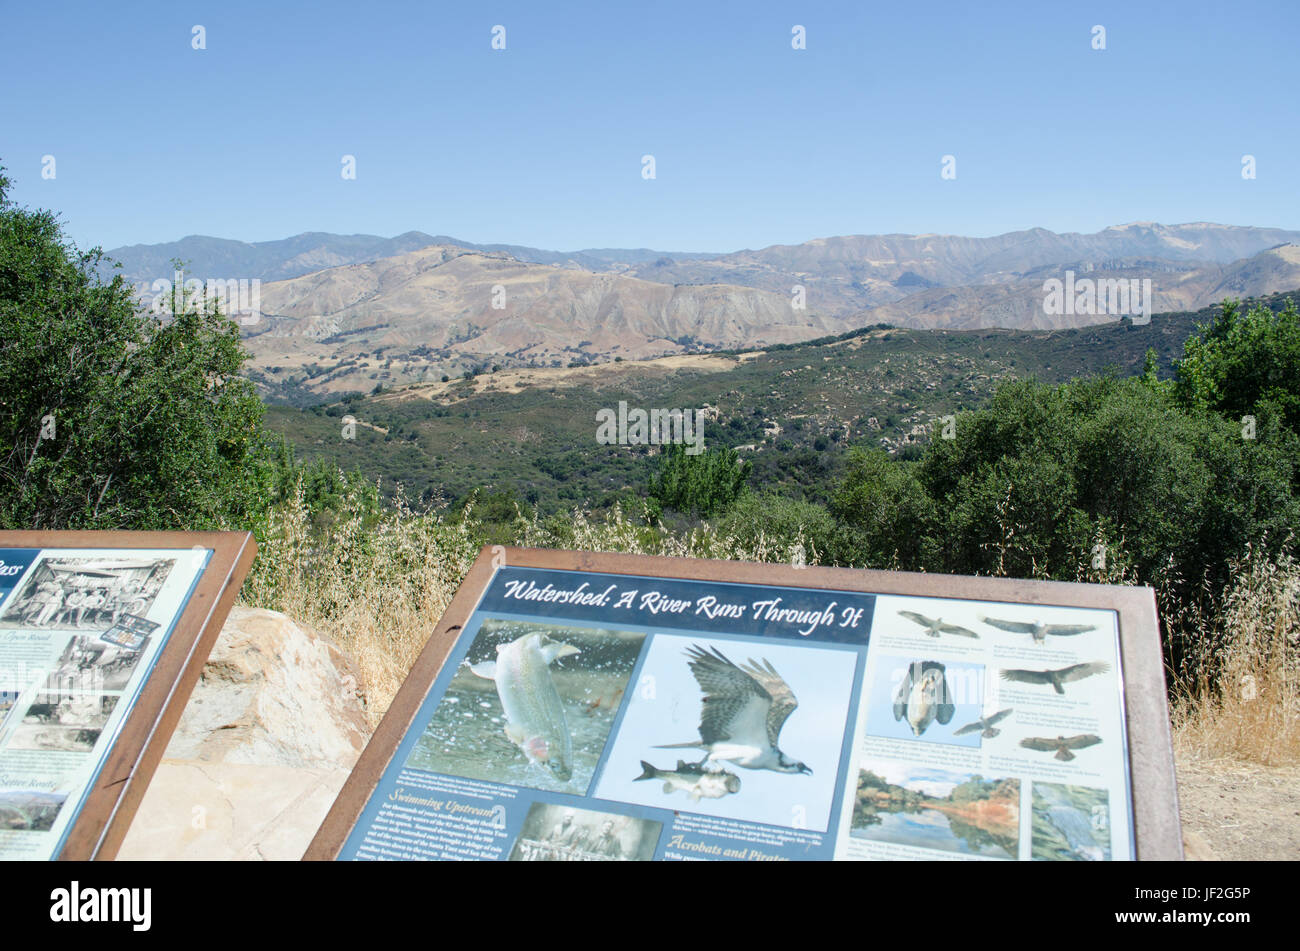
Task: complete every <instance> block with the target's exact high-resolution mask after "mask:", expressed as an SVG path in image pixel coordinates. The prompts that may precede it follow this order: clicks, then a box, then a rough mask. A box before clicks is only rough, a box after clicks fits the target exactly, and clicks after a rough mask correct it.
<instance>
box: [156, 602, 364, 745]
mask: <svg viewBox="0 0 1300 951" xmlns="http://www.w3.org/2000/svg"><path fill="white" fill-rule="evenodd" d="M369 738H370V726H369V724H368V722H367V720H366V714H365V710H364V708H363V706H362V698H361V696H360V694H359V693H358V690H357V673H356V668H355V667H354V666H353V663H352V660H351V659H350V658H349V657H347V655H345V654H344V653H343V652H342V651H340V650H339V649H338V648H337V647H335V646H334V645H333V644H331V643H329V642H328V641H326V640H323V639H322V638H321V637H319V636H318V635H317V634H316V633H315V632H313V631H311V630H310V629H306V628H303V627H301V626H300V625H298V624H296V623H295V622H294V621H292V620H291V619H289V618H288V617H286V616H285V615H283V614H279V613H277V612H275V611H265V610H261V609H259V608H246V607H235V608H234V609H233V610H231V612H230V617H229V618H228V619H227V620H226V624H225V627H223V628H222V629H221V635H220V637H218V638H217V643H216V646H215V647H213V649H212V653H211V654H210V655H209V656H208V662H207V663H206V664H205V665H204V667H203V675H202V677H201V679H200V680H199V683H198V685H197V686H196V687H195V688H194V693H193V694H192V695H191V697H190V702H189V704H188V705H187V706H186V707H185V713H184V714H183V715H182V716H181V722H180V724H179V725H178V726H177V728H176V732H175V734H173V736H172V740H171V742H170V743H169V744H168V746H167V757H168V758H169V759H193V760H201V761H203V762H208V763H210V762H222V763H247V764H250V765H257V766H345V767H347V768H349V769H350V768H351V767H352V765H353V764H354V763H355V762H356V761H357V757H358V756H360V755H361V750H362V749H364V748H365V745H366V741H367V740H368V739H369Z"/></svg>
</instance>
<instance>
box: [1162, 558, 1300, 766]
mask: <svg viewBox="0 0 1300 951" xmlns="http://www.w3.org/2000/svg"><path fill="white" fill-rule="evenodd" d="M1234 576H1235V577H1236V578H1237V583H1236V584H1235V585H1234V586H1233V587H1232V588H1231V589H1230V590H1229V591H1228V592H1227V593H1226V594H1225V596H1224V597H1223V599H1222V605H1221V608H1220V611H1219V612H1218V615H1217V617H1215V618H1213V619H1210V620H1209V621H1208V623H1207V624H1206V626H1205V629H1204V630H1203V632H1202V634H1203V636H1202V637H1201V638H1199V639H1198V643H1199V644H1200V645H1201V651H1202V656H1201V657H1200V658H1198V660H1199V663H1197V664H1196V669H1197V670H1198V672H1199V673H1198V676H1197V677H1196V679H1195V680H1193V681H1192V682H1190V683H1184V684H1175V686H1174V694H1175V700H1174V714H1173V719H1174V747H1175V752H1176V753H1177V755H1178V756H1179V757H1180V758H1184V757H1185V758H1189V759H1199V760H1208V759H1233V760H1239V761H1243V762H1247V763H1259V764H1261V765H1265V766H1285V765H1295V764H1298V763H1300V565H1297V564H1296V562H1295V561H1294V560H1293V559H1291V558H1290V557H1287V556H1283V557H1282V558H1280V559H1278V560H1277V561H1276V562H1270V561H1268V560H1265V559H1263V558H1260V557H1258V556H1257V555H1255V554H1253V553H1248V554H1247V556H1246V557H1245V558H1244V559H1242V561H1241V562H1240V563H1239V564H1238V565H1237V566H1236V570H1235V571H1234Z"/></svg>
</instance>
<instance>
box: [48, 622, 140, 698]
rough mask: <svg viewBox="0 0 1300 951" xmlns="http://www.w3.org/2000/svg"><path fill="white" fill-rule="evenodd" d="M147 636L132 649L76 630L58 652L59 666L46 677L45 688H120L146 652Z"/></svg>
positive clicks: (58, 689) (124, 684) (57, 689)
mask: <svg viewBox="0 0 1300 951" xmlns="http://www.w3.org/2000/svg"><path fill="white" fill-rule="evenodd" d="M148 644H149V638H148V637H145V638H142V639H141V640H140V642H139V646H138V647H136V648H134V649H131V648H126V647H120V646H118V645H117V644H112V643H109V642H108V641H106V640H105V639H104V638H102V637H97V636H95V635H93V634H77V635H74V636H73V637H72V638H71V639H70V640H69V641H68V645H67V647H65V648H64V649H63V653H62V654H60V655H59V662H58V666H57V667H56V668H55V669H54V671H52V672H51V673H50V675H49V677H48V678H47V679H46V681H45V689H46V690H49V691H56V692H72V691H85V690H122V689H124V688H125V687H126V685H127V683H128V682H129V681H130V680H131V675H132V674H133V673H135V668H136V665H137V664H138V663H139V662H140V658H141V657H143V656H144V654H145V647H147V646H148Z"/></svg>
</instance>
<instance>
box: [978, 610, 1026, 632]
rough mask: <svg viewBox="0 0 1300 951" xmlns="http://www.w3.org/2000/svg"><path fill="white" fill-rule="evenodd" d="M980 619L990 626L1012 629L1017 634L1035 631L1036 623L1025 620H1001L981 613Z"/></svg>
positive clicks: (1005, 629)
mask: <svg viewBox="0 0 1300 951" xmlns="http://www.w3.org/2000/svg"><path fill="white" fill-rule="evenodd" d="M980 620H981V621H983V622H984V623H985V624H987V625H989V626H990V627H996V628H999V629H1001V630H1003V631H1012V632H1014V633H1016V634H1032V633H1034V625H1032V624H1026V623H1025V622H1023V621H1000V620H998V619H997V618H995V617H984V616H983V615H980Z"/></svg>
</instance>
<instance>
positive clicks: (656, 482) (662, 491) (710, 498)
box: [650, 443, 751, 518]
mask: <svg viewBox="0 0 1300 951" xmlns="http://www.w3.org/2000/svg"><path fill="white" fill-rule="evenodd" d="M750 468H751V464H750V463H749V462H746V461H743V460H741V459H740V457H739V456H738V455H737V453H736V450H734V449H709V450H707V451H705V452H702V453H699V454H697V455H690V454H688V453H687V452H686V447H685V446H683V445H681V444H680V443H676V444H674V445H672V446H669V447H668V450H667V452H665V453H664V455H663V461H662V462H661V463H660V466H659V471H658V472H657V473H656V474H655V475H654V476H653V477H652V478H651V480H650V495H651V496H652V497H653V498H655V499H656V500H658V501H659V503H660V504H661V505H663V506H664V507H665V508H671V509H676V510H677V511H679V512H683V513H686V514H688V515H689V514H698V515H702V516H704V517H705V518H712V517H713V516H714V515H718V514H720V513H722V512H723V511H725V510H726V509H727V507H728V506H730V505H731V503H732V502H734V501H735V500H736V499H738V498H739V497H740V495H741V494H742V493H743V492H744V491H745V480H746V479H748V478H749V470H750Z"/></svg>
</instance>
